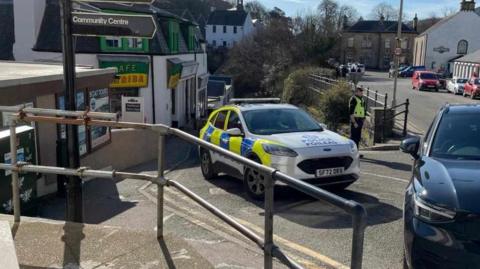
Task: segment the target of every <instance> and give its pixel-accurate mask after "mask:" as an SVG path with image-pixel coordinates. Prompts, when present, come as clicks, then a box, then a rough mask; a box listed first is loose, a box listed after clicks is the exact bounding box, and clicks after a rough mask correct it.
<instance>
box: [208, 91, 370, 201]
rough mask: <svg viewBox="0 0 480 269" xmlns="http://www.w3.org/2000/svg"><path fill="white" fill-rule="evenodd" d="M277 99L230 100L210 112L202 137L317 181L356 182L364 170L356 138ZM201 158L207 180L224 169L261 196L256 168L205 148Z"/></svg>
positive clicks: (341, 184)
mask: <svg viewBox="0 0 480 269" xmlns="http://www.w3.org/2000/svg"><path fill="white" fill-rule="evenodd" d="M272 101H273V102H274V103H271V102H272ZM278 101H279V100H278V99H253V100H251V99H232V100H231V102H233V103H235V104H233V105H227V106H224V107H222V108H219V109H217V110H215V111H213V112H212V113H211V114H210V116H209V119H208V121H207V123H206V125H205V126H204V127H203V128H202V130H201V131H200V138H201V139H203V140H205V141H208V142H210V143H213V144H215V145H217V146H220V147H222V148H225V149H228V150H230V151H232V152H234V153H236V154H240V155H242V156H244V157H246V158H249V159H251V160H254V161H256V162H259V163H262V164H263V165H266V166H270V167H272V168H275V169H277V170H279V171H281V172H283V173H285V174H287V175H289V176H292V177H294V178H297V179H301V180H305V181H308V182H309V183H312V184H315V185H320V186H331V187H332V188H336V189H343V188H346V187H347V186H349V185H350V184H352V183H353V182H355V181H356V180H357V179H358V178H359V172H360V169H359V153H358V149H357V147H356V145H355V143H354V142H353V141H352V140H350V139H347V138H345V137H343V136H341V135H339V134H337V133H334V132H332V131H329V130H327V129H326V128H324V127H323V126H322V125H321V124H319V123H318V122H317V121H315V120H314V119H313V118H312V117H311V116H310V115H309V114H308V113H306V112H304V111H303V110H301V109H299V108H298V107H296V106H293V105H289V104H279V103H275V102H278ZM200 160H201V169H202V174H203V176H204V178H205V179H207V180H209V179H212V178H214V177H215V176H217V175H218V173H226V174H228V175H230V176H233V177H237V178H240V179H242V180H243V182H244V187H245V190H246V192H247V194H248V195H249V196H250V197H252V198H254V199H261V198H262V197H263V195H264V183H263V176H261V175H260V174H259V173H258V172H256V171H253V170H252V169H249V168H247V167H244V166H243V165H242V164H240V163H238V162H235V161H233V160H230V159H228V158H224V157H223V156H220V155H219V154H218V153H215V152H212V151H210V150H207V149H203V148H200Z"/></svg>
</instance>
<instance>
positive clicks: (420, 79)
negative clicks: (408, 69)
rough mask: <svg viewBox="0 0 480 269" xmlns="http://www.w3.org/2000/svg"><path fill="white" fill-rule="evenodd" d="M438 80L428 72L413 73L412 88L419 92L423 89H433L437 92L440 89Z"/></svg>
mask: <svg viewBox="0 0 480 269" xmlns="http://www.w3.org/2000/svg"><path fill="white" fill-rule="evenodd" d="M440 86H441V84H440V80H439V79H438V75H437V74H436V73H434V72H430V71H415V73H414V74H413V76H412V87H413V89H414V90H415V89H418V90H419V91H421V90H423V89H433V90H435V91H437V92H438V89H439V88H440Z"/></svg>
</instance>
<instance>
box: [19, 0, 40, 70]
mask: <svg viewBox="0 0 480 269" xmlns="http://www.w3.org/2000/svg"><path fill="white" fill-rule="evenodd" d="M13 4H14V6H13V7H14V9H13V10H14V11H13V12H14V17H15V44H14V46H13V55H14V57H15V60H17V61H31V60H32V59H35V58H38V57H40V56H39V55H41V53H37V52H34V51H32V48H33V46H34V45H35V41H36V40H37V34H38V32H39V31H40V26H41V23H42V19H43V12H44V11H45V0H14V1H13Z"/></svg>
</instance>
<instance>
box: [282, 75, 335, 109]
mask: <svg viewBox="0 0 480 269" xmlns="http://www.w3.org/2000/svg"><path fill="white" fill-rule="evenodd" d="M334 73H335V71H334V70H331V69H326V68H317V67H304V68H299V69H297V70H295V71H293V72H292V73H290V75H289V76H288V77H287V78H286V79H285V82H284V88H283V94H282V100H283V101H284V102H287V103H290V104H293V105H297V106H312V105H318V101H319V94H318V93H316V92H314V91H312V90H311V89H310V87H311V81H310V78H309V75H311V74H323V75H326V76H331V75H332V74H334Z"/></svg>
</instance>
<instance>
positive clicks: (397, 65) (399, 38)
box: [392, 0, 403, 108]
mask: <svg viewBox="0 0 480 269" xmlns="http://www.w3.org/2000/svg"><path fill="white" fill-rule="evenodd" d="M402 17H403V0H400V11H399V15H398V29H397V42H396V46H397V47H396V49H395V54H396V55H395V57H396V59H395V64H394V67H393V68H394V70H395V72H393V79H394V81H393V98H392V108H393V107H395V106H396V105H397V82H398V69H400V55H398V53H397V49H399V50H401V49H402Z"/></svg>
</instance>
